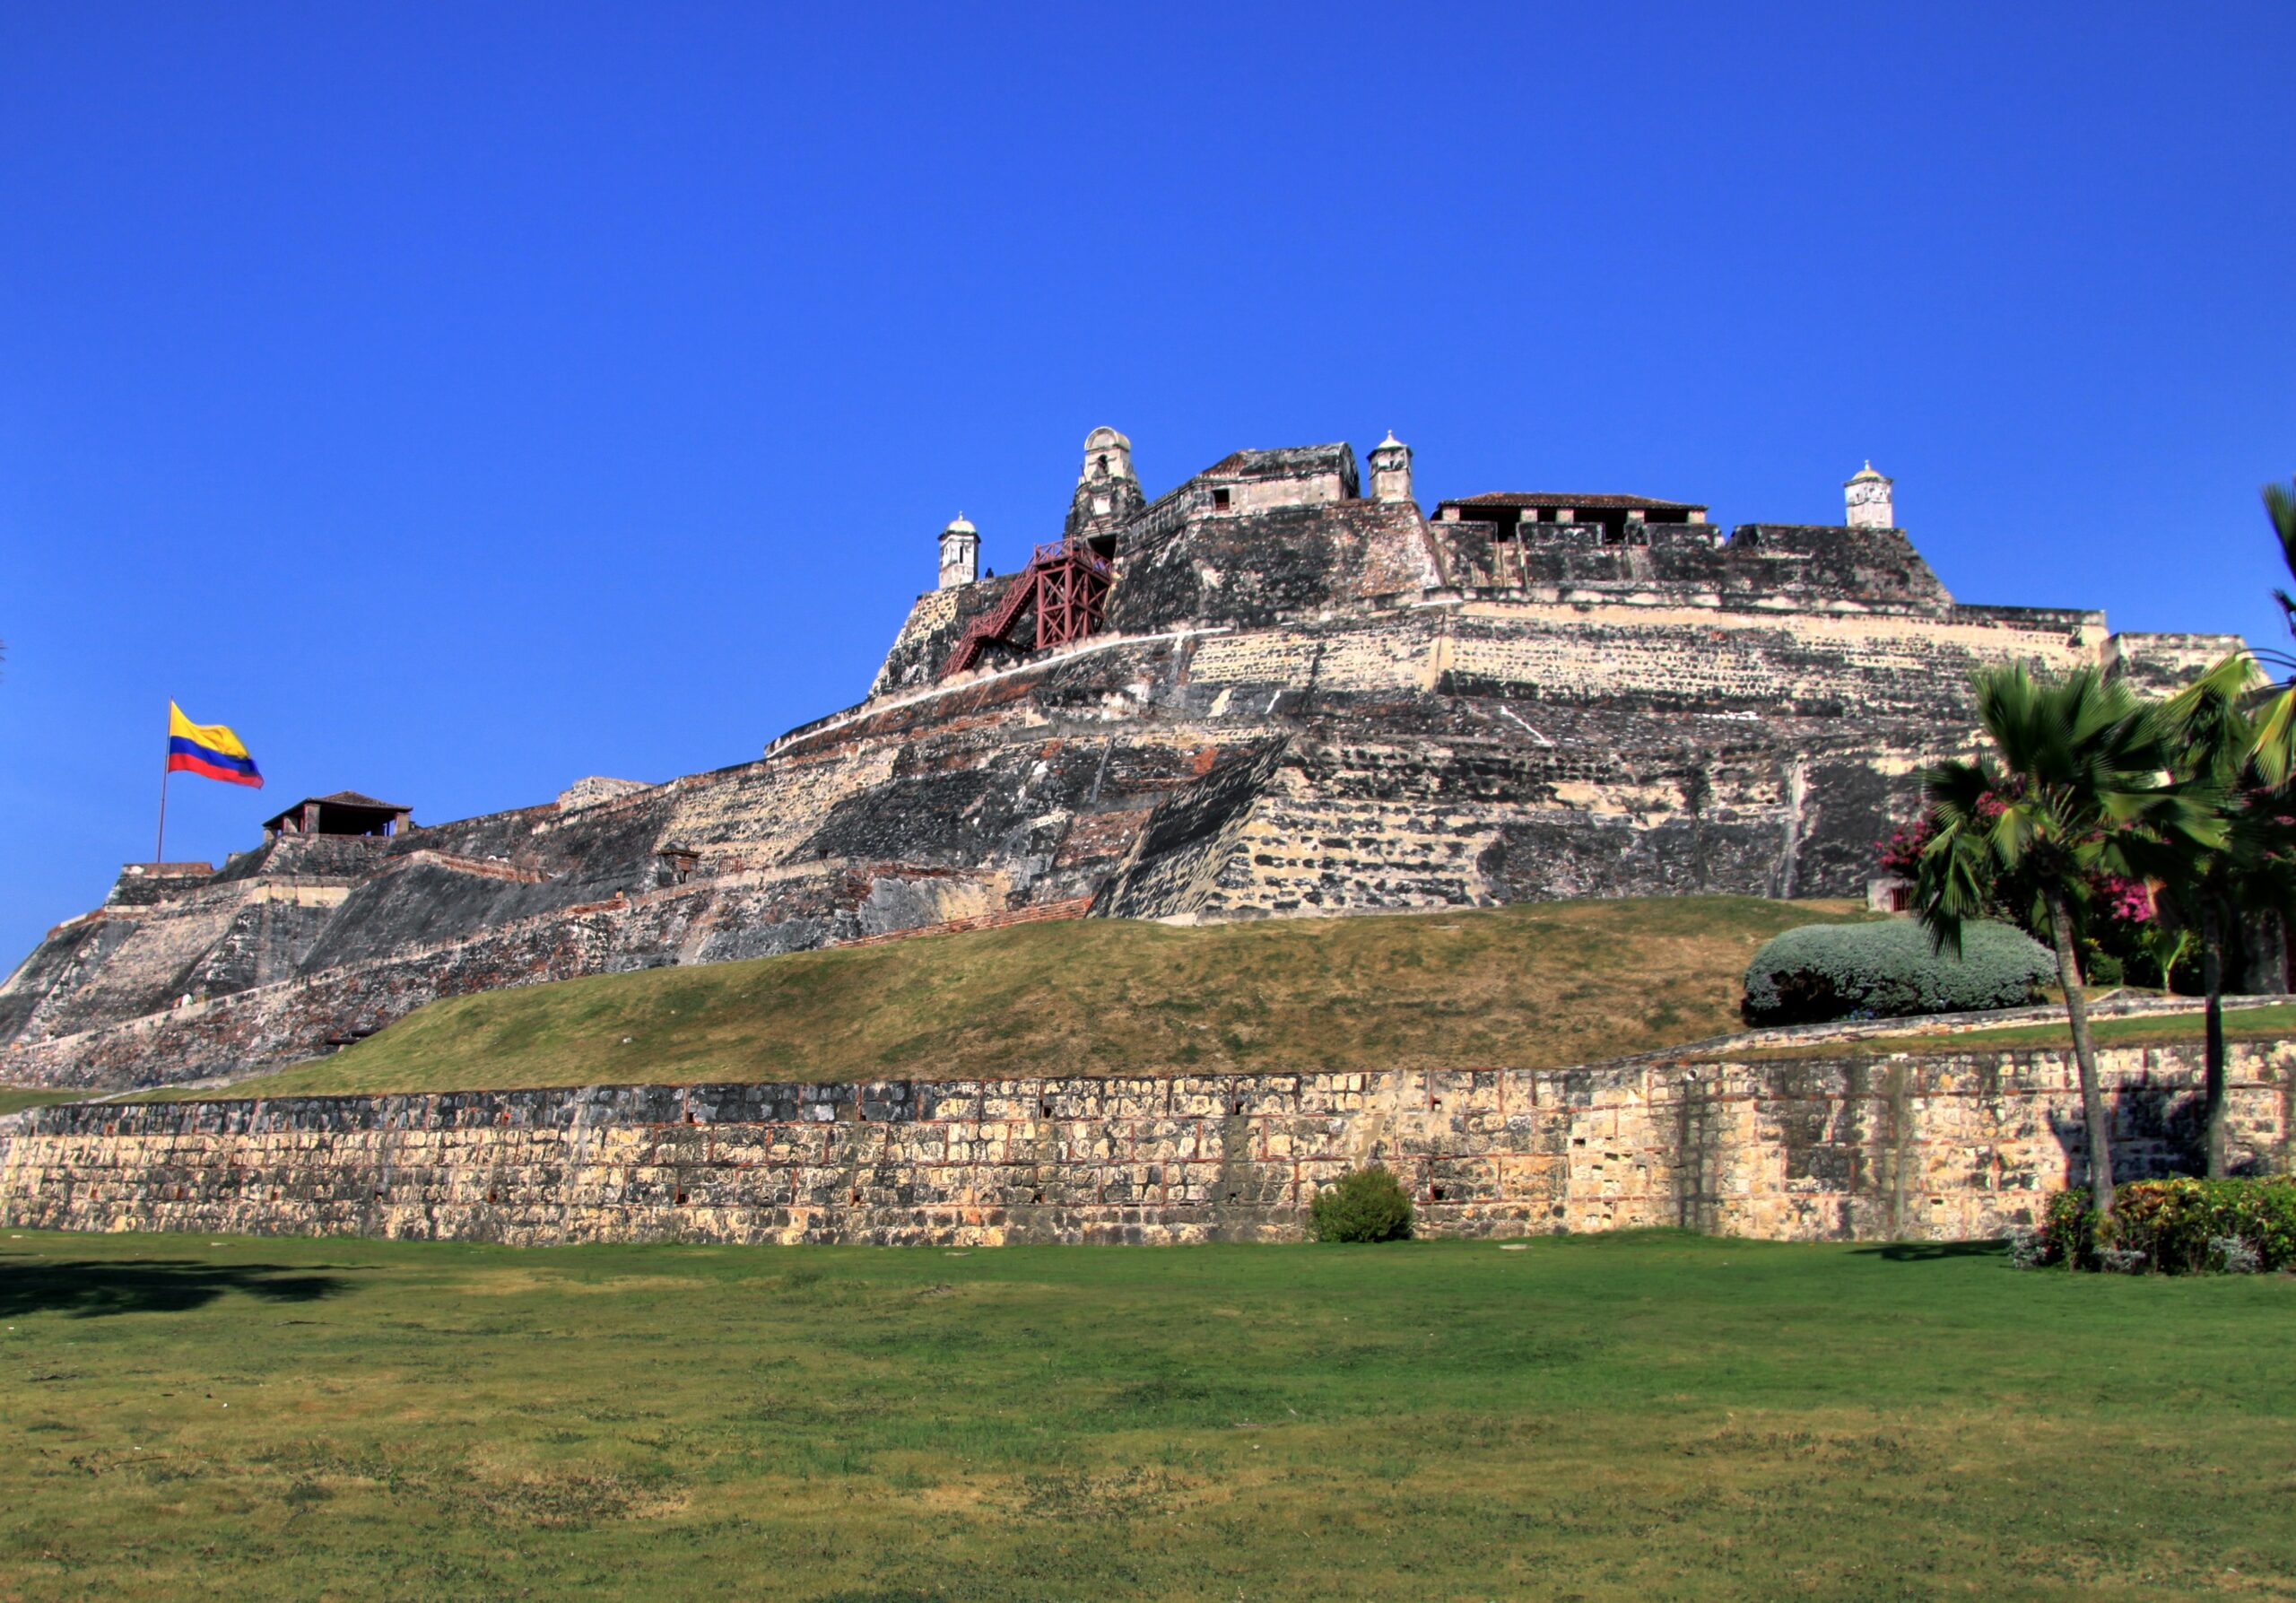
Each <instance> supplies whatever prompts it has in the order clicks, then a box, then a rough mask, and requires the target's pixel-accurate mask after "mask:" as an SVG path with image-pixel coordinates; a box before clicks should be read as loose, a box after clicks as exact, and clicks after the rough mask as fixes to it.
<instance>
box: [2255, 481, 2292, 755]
mask: <svg viewBox="0 0 2296 1603" xmlns="http://www.w3.org/2000/svg"><path fill="white" fill-rule="evenodd" d="M2264 511H2265V516H2266V518H2270V519H2271V520H2272V531H2273V533H2274V534H2275V535H2277V536H2280V560H2281V562H2282V563H2283V565H2284V566H2285V567H2286V568H2287V570H2288V573H2289V577H2290V578H2291V579H2296V480H2292V481H2291V482H2290V483H2289V484H2266V486H2265V487H2264ZM2272 598H2273V599H2274V601H2277V602H2279V603H2280V615H2281V617H2282V618H2283V620H2284V621H2285V622H2286V623H2287V624H2288V632H2289V633H2290V634H2291V635H2292V636H2296V596H2291V595H2289V593H2288V592H2287V591H2285V590H2274V591H2273V593H2272ZM2258 655H2259V656H2261V657H2270V658H2274V659H2275V660H2277V661H2278V662H2280V664H2281V665H2282V666H2292V662H2291V659H2290V658H2286V657H2283V656H2282V655H2281V654H2280V653H2278V652H2260V653H2258ZM2256 754H2257V770H2258V771H2260V772H2261V773H2262V774H2263V775H2264V780H2265V783H2266V784H2267V785H2269V786H2271V787H2273V788H2274V789H2278V788H2280V787H2281V786H2283V785H2285V784H2287V783H2288V777H2289V774H2290V772H2291V771H2292V770H2296V679H2292V680H2290V681H2289V682H2288V683H2287V684H2283V685H2282V686H2281V687H2280V693H2279V694H2278V695H2276V696H2274V697H2273V698H2272V700H2271V701H2269V702H2267V703H2266V706H2265V708H2264V710H2263V711H2262V712H2261V713H2260V714H2259V715H2258V718H2257V735H2256Z"/></svg>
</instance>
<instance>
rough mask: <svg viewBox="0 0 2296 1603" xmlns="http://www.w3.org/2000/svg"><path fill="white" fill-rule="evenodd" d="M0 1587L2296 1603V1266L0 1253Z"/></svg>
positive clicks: (434, 1593)
mask: <svg viewBox="0 0 2296 1603" xmlns="http://www.w3.org/2000/svg"><path fill="white" fill-rule="evenodd" d="M0 1326H4V1329H0V1343H4V1344H5V1345H4V1348H0V1354H4V1359H0V1435H4V1439H5V1441H6V1442H8V1444H9V1451H8V1452H7V1453H6V1454H5V1455H4V1457H0V1597H8V1598H16V1597H22V1598H27V1599H30V1598H39V1599H46V1598H63V1597H83V1596H94V1595H101V1596H104V1597H108V1598H118V1597H130V1598H133V1597H146V1598H161V1597H165V1598H187V1597H229V1598H234V1599H274V1598H276V1599H308V1598H317V1597H322V1596H324V1597H329V1598H337V1599H357V1598H381V1597H393V1598H409V1597H422V1598H447V1597H469V1598H488V1599H493V1598H508V1597H521V1596H528V1595H531V1596H535V1597H564V1596H569V1595H572V1594H574V1593H576V1592H578V1591H583V1590H595V1591H596V1592H598V1593H599V1594H601V1595H611V1596H614V1597H621V1598H659V1599H685V1598H711V1597H726V1598H769V1599H781V1598H788V1599H820V1600H822V1603H828V1600H831V1599H842V1600H845V1603H859V1600H863V1599H870V1600H875V1603H922V1600H926V1599H995V1600H1003V1599H1103V1598H1118V1597H1124V1598H1130V1597H1152V1598H1159V1599H1206V1600H1210V1599H1222V1600H1224V1599H1237V1598H1246V1599H1333V1598H1378V1599H1499V1598H1504V1599H1518V1598H1527V1597H1542V1598H1544V1597H1554V1598H1583V1599H1642V1598H1652V1597H1665V1598H1679V1599H1706V1598H1745V1599H1772V1598H1781V1597H1809V1598H1875V1599H1882V1598H1931V1597H1956V1598H1968V1597H1976V1598H2003V1597H2039V1598H2061V1599H2118V1598H2126V1599H2137V1598H2145V1599H2153V1598H2161V1597H2168V1596H2176V1597H2191V1596H2196V1595H2213V1594H2216V1593H2222V1594H2224V1595H2227V1596H2236V1595H2237V1596H2242V1597H2250V1598H2288V1597H2292V1596H2296V1364H2292V1363H2290V1361H2289V1346H2288V1333H2289V1331H2290V1330H2291V1329H2292V1328H2296V1280H2291V1279H2287V1278H2278V1277H2275V1278H2269V1279H2266V1278H2242V1279H2231V1278H2199V1279H2188V1280H2163V1279H2119V1278H2101V1277H2094V1276H2067V1275H2064V1274H2062V1273H2056V1274H2052V1273H2046V1272H2043V1273H2034V1274H2019V1273H2017V1272H2015V1271H2013V1270H2012V1269H2010V1268H2008V1267H2007V1266H2006V1264H2005V1261H2004V1259H2002V1258H2001V1257H2000V1256H1999V1255H1998V1254H1997V1253H1996V1252H1994V1251H1993V1250H1989V1249H1984V1248H1952V1247H1944V1248H1936V1247H1897V1248H1870V1247H1868V1248H1857V1247H1836V1246H1789V1245H1779V1244H1758V1243H1751V1242H1744V1241H1712V1240H1704V1239H1699V1238H1692V1237H1684V1236H1677V1235H1672V1234H1651V1235H1639V1236H1623V1237H1606V1238H1576V1239H1571V1238H1565V1239H1556V1240H1541V1241H1534V1242H1532V1243H1530V1244H1529V1245H1528V1247H1527V1248H1526V1249H1525V1250H1518V1251H1507V1250H1500V1248H1499V1247H1497V1246H1496V1245H1493V1244H1490V1243H1468V1242H1419V1243H1410V1244H1405V1245H1401V1246H1395V1247H1385V1248H1353V1249H1349V1248H1330V1247H1322V1248H1317V1247H1300V1248H1247V1247H1232V1248H1231V1247H1219V1248H1201V1249H1168V1250H1139V1249H1129V1250H1127V1249H1095V1248H1074V1247H1069V1248H1059V1247H1052V1248H1010V1249H1005V1250H973V1251H970V1252H961V1251H954V1250H931V1249H923V1250H871V1249H865V1248H811V1249H808V1248H800V1249H779V1250H773V1249H765V1250H760V1249H738V1248H708V1247H659V1246H653V1247H628V1248H589V1247H585V1248H566V1249H561V1250H551V1251H517V1250H509V1249H502V1248H491V1247H475V1246H459V1245H449V1244H436V1243H387V1242H372V1241H291V1240H278V1241H273V1240H253V1239H245V1238H233V1239H230V1240H222V1241H218V1240H215V1239H213V1238H210V1237H206V1236H191V1237H155V1236H99V1237H85V1236H66V1235H54V1234H41V1233H18V1234H13V1235H8V1236H5V1237H4V1239H0Z"/></svg>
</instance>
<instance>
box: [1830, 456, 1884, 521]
mask: <svg viewBox="0 0 2296 1603" xmlns="http://www.w3.org/2000/svg"><path fill="white" fill-rule="evenodd" d="M1896 483H1897V481H1896V480H1895V479H1892V478H1891V477H1889V476H1888V475H1884V474H1878V473H1875V472H1874V464H1873V462H1872V460H1871V459H1870V458H1869V459H1868V460H1867V462H1866V464H1865V466H1863V467H1861V468H1859V469H1858V470H1857V472H1856V473H1854V474H1852V475H1849V477H1848V478H1847V479H1844V480H1843V481H1842V485H1841V488H1842V499H1843V501H1846V502H1847V503H1848V509H1849V512H1848V524H1849V527H1852V528H1895V527H1897V526H1898V518H1897V510H1896V508H1895V507H1894V506H1893V505H1892V502H1891V498H1890V487H1891V486H1892V485H1893V484H1896Z"/></svg>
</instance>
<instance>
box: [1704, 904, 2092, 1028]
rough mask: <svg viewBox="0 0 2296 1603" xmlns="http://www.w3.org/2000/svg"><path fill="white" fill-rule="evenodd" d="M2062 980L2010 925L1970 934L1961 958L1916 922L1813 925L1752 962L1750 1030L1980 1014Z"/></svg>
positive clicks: (1977, 928)
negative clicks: (1939, 947) (1935, 944)
mask: <svg viewBox="0 0 2296 1603" xmlns="http://www.w3.org/2000/svg"><path fill="white" fill-rule="evenodd" d="M2056 972H2057V960H2056V958H2055V957H2054V956H2053V955H2051V954H2050V952H2049V950H2048V947H2046V946H2044V945H2041V944H2040V943H2039V941H2036V940H2034V939H2033V938H2032V937H2031V936H2029V935H2027V934H2025V933H2024V932H2023V931H2022V930H2020V929H2014V928H2011V927H2010V926H2008V925H2006V924H1995V923H1988V922H1976V923H1970V924H1966V925H1964V926H1962V928H1961V955H1960V956H1958V957H1956V956H1955V955H1954V954H1953V953H1952V949H1951V948H1950V947H1949V948H1947V949H1946V950H1945V951H1943V952H1938V951H1935V950H1933V949H1932V948H1931V946H1930V942H1929V932H1928V931H1927V930H1926V929H1924V928H1921V926H1920V925H1919V924H1918V923H1917V922H1915V921H1914V920H1913V919H1891V920H1890V921H1889V922H1888V923H1886V924H1805V925H1804V926H1803V927H1802V928H1799V929H1789V930H1787V932H1786V933H1785V934H1784V935H1781V936H1779V937H1776V938H1775V939H1773V940H1771V941H1770V942H1768V943H1767V944H1765V945H1763V947H1762V948H1761V951H1759V952H1757V953H1755V954H1754V960H1753V962H1752V963H1751V964H1749V965H1748V966H1747V969H1746V996H1745V1000H1744V1003H1743V1004H1741V1006H1740V1011H1741V1012H1743V1013H1744V1015H1745V1018H1746V1022H1747V1023H1748V1024H1823V1023H1825V1022H1826V1021H1828V1020H1831V1019H1840V1018H1903V1017H1907V1016H1909V1015H1915V1014H1923V1013H1975V1012H1979V1011H1980V1010H1982V1009H1985V1008H1988V1007H2015V1006H2022V1004H2024V1003H2027V1002H2031V1001H2034V1000H2037V999H2038V998H2039V994H2040V988H2041V986H2042V984H2043V983H2044V982H2046V981H2047V980H2049V979H2051V978H2052V977H2053V976H2054V975H2055V974H2056Z"/></svg>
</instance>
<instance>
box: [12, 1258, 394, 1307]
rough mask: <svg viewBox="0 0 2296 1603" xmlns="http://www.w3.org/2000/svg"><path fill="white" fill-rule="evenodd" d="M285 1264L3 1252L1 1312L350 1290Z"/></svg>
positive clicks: (188, 1303)
mask: <svg viewBox="0 0 2296 1603" xmlns="http://www.w3.org/2000/svg"><path fill="white" fill-rule="evenodd" d="M286 1269H287V1266H286V1265H284V1264H209V1263H199V1262H196V1261H192V1260H187V1259H143V1260H142V1261H141V1262H129V1263H101V1262H94V1261H89V1260H65V1261H64V1262H61V1263H51V1262H47V1261H45V1260H38V1261H33V1262H30V1263H26V1262H23V1261H22V1260H13V1261H12V1260H8V1259H0V1317H5V1318H8V1319H15V1318H17V1317H18V1316H20V1315H23V1314H31V1313H63V1314H68V1315H70V1316H71V1317H72V1318H74V1319H81V1320H85V1319H99V1318H102V1317H103V1316H105V1315H108V1314H115V1313H183V1312H186V1311H188V1310H191V1309H194V1308H203V1307H204V1306H206V1305H207V1304H208V1303H210V1302H213V1301H214V1300H215V1299H216V1298H218V1297H220V1296H222V1294H224V1293H226V1292H245V1293H247V1294H248V1295H250V1296H256V1297H263V1298H266V1299H268V1300H269V1301H271V1302H317V1301H318V1300H319V1299H320V1298H322V1297H331V1296H333V1295H335V1294H336V1293H337V1292H340V1291H343V1290H345V1289H346V1288H347V1287H348V1285H349V1284H350V1283H349V1282H348V1281H347V1280H345V1279H344V1277H343V1276H339V1275H315V1274H310V1273H308V1272H306V1273H300V1274H289V1273H286V1272H285V1271H286Z"/></svg>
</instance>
